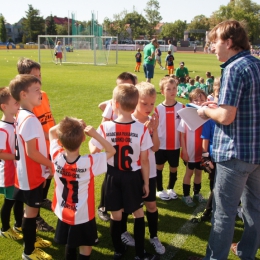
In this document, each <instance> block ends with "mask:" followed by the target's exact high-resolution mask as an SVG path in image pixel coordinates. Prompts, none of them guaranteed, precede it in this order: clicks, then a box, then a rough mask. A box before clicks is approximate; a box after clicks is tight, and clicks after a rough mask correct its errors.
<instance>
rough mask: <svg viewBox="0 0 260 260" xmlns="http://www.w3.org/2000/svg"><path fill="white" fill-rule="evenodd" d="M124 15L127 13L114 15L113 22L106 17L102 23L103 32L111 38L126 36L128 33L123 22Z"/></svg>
mask: <svg viewBox="0 0 260 260" xmlns="http://www.w3.org/2000/svg"><path fill="white" fill-rule="evenodd" d="M126 14H127V11H126V10H124V11H122V12H121V13H119V14H114V15H113V20H111V19H109V18H107V17H106V18H105V19H104V22H103V27H104V29H105V31H106V32H107V33H108V34H110V35H112V36H118V38H119V39H122V38H125V37H126V36H128V32H127V30H126V29H127V26H126V24H125V20H124V18H125V16H126Z"/></svg>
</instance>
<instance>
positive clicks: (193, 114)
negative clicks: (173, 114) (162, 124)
mask: <svg viewBox="0 0 260 260" xmlns="http://www.w3.org/2000/svg"><path fill="white" fill-rule="evenodd" d="M178 114H179V116H180V117H181V118H182V119H183V120H184V122H185V123H186V124H187V126H188V127H189V129H190V130H192V131H195V130H196V129H197V128H199V127H200V126H201V125H203V124H204V123H205V122H207V121H208V120H209V119H202V118H201V117H200V116H199V115H198V113H197V109H196V108H192V107H185V108H183V109H180V110H179V111H178Z"/></svg>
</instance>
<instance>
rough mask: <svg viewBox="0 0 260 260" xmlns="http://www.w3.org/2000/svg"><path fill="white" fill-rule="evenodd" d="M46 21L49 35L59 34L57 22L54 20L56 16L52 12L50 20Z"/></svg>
mask: <svg viewBox="0 0 260 260" xmlns="http://www.w3.org/2000/svg"><path fill="white" fill-rule="evenodd" d="M45 22H46V24H45V26H46V33H47V34H48V35H55V34H57V30H56V24H55V22H54V18H53V16H52V14H51V15H50V16H49V20H46V21H45Z"/></svg>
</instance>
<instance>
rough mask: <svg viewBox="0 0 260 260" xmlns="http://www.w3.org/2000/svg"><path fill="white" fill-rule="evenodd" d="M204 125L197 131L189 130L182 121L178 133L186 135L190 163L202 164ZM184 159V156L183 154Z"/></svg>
mask: <svg viewBox="0 0 260 260" xmlns="http://www.w3.org/2000/svg"><path fill="white" fill-rule="evenodd" d="M202 129H203V125H202V126H200V127H199V128H197V129H196V130H195V131H192V130H190V129H189V127H188V126H187V125H186V124H185V122H184V121H183V120H181V122H180V124H179V126H178V131H180V132H182V133H184V134H185V146H186V149H187V153H188V156H189V162H200V161H201V155H202V139H201V134H202ZM181 158H182V154H181Z"/></svg>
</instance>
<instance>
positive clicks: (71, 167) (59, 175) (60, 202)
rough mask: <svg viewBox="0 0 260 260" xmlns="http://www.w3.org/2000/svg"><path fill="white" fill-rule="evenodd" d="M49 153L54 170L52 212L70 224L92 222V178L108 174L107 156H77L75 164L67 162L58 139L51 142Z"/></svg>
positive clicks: (98, 154)
mask: <svg viewBox="0 0 260 260" xmlns="http://www.w3.org/2000/svg"><path fill="white" fill-rule="evenodd" d="M50 153H51V157H52V162H53V165H54V169H55V172H54V180H55V192H54V197H53V201H52V209H53V211H54V213H55V214H56V215H57V217H58V218H59V219H60V220H61V221H63V222H65V223H67V224H69V225H78V224H82V223H85V222H88V221H90V220H92V219H93V218H94V217H95V196H94V195H95V191H94V176H97V175H99V174H101V173H104V172H106V171H107V158H106V153H96V154H93V155H84V156H79V157H78V158H77V160H76V161H75V162H73V163H68V162H67V161H66V158H65V156H64V150H63V148H62V147H61V146H60V145H59V144H58V141H57V139H56V140H52V141H51V145H50Z"/></svg>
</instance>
